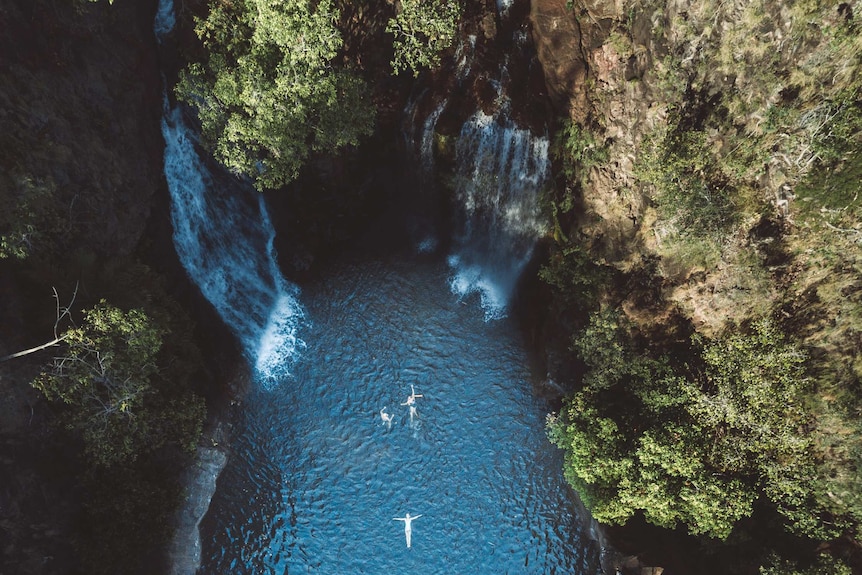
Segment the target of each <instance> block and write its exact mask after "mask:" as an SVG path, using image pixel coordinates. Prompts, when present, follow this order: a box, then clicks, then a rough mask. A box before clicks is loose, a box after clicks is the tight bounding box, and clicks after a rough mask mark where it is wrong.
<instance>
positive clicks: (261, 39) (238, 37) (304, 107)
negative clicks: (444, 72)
mask: <svg viewBox="0 0 862 575" xmlns="http://www.w3.org/2000/svg"><path fill="white" fill-rule="evenodd" d="M373 9H376V10H377V11H387V7H386V6H384V5H383V4H382V3H381V4H380V5H378V6H376V7H374V8H373ZM459 16H460V8H459V4H458V3H457V2H454V1H449V0H409V1H407V0H404V1H402V2H400V3H399V4H398V9H397V11H396V14H395V15H393V17H392V18H391V19H390V20H389V25H388V26H387V28H386V31H387V32H388V33H390V34H391V35H392V36H393V37H394V49H395V55H394V58H393V60H392V65H393V67H394V71H395V72H396V73H398V72H400V71H402V70H407V69H409V70H412V71H413V73H414V74H418V72H419V70H420V69H423V68H427V67H429V66H434V65H437V64H438V63H439V61H440V53H441V52H442V51H443V50H446V49H447V48H449V47H450V46H451V45H452V44H453V42H454V40H455V32H456V30H457V25H458V19H459ZM340 20H341V10H339V8H338V5H337V3H336V2H333V1H331V0H323V1H320V2H310V1H308V0H289V1H287V2H271V1H270V0H242V1H240V2H225V1H222V0H217V1H215V2H213V3H212V6H211V7H210V10H209V13H208V15H207V16H206V17H205V18H202V19H199V20H198V21H197V25H196V27H195V31H196V33H197V35H198V37H199V38H200V39H201V41H202V42H203V47H204V49H205V53H206V57H205V61H204V62H203V63H193V64H191V65H190V66H189V67H188V69H187V70H185V72H184V73H183V74H182V76H181V80H180V83H179V84H178V86H177V93H178V95H179V96H180V98H181V99H183V100H185V101H186V102H188V103H189V104H191V105H192V106H193V107H194V108H195V109H196V110H197V112H198V117H199V119H200V122H201V130H202V135H203V138H204V143H205V144H206V145H207V147H209V148H210V149H211V150H212V151H213V154H214V155H215V157H216V159H218V160H219V161H220V162H221V163H222V164H224V165H225V166H226V167H227V168H228V169H229V170H231V171H232V172H233V173H235V174H242V175H244V176H247V177H249V178H251V180H252V181H253V182H254V183H255V186H256V187H257V188H258V189H260V190H264V189H276V188H280V187H282V186H284V185H286V184H288V183H290V182H292V181H293V180H295V179H296V178H297V177H298V175H299V170H300V168H301V167H302V165H303V164H304V163H305V161H306V160H307V158H308V157H309V155H310V154H312V153H315V152H317V153H320V152H328V153H335V152H337V151H339V150H341V149H343V148H345V147H348V146H355V145H356V144H358V143H359V141H360V139H361V138H362V137H363V136H367V135H369V134H371V132H372V131H373V130H374V127H375V107H374V105H373V103H372V101H371V90H370V88H369V87H368V86H367V84H366V82H365V81H364V79H363V77H362V75H361V73H360V70H358V69H356V66H354V65H349V64H347V63H342V64H339V63H338V62H337V56H338V55H339V53H340V51H341V50H342V48H343V39H342V31H341V30H340V28H339V26H338V24H339V22H340ZM375 49H377V50H379V49H380V47H376V48H375ZM348 62H349V61H348Z"/></svg>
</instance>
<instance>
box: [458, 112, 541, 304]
mask: <svg viewBox="0 0 862 575" xmlns="http://www.w3.org/2000/svg"><path fill="white" fill-rule="evenodd" d="M507 110H508V108H507V106H503V107H502V108H500V109H499V110H498V111H497V113H496V114H495V115H493V116H490V115H487V114H485V113H484V112H482V111H481V110H480V111H478V112H476V113H475V114H473V116H472V117H470V118H469V119H468V120H467V122H465V123H464V125H463V127H462V128H461V133H460V135H459V137H458V142H457V144H456V148H455V159H456V172H455V190H454V192H455V198H456V201H457V205H458V207H459V208H460V211H459V214H458V216H457V220H458V221H456V222H455V223H456V227H455V234H454V237H453V249H452V253H451V255H450V256H449V266H450V267H451V268H452V272H453V273H452V276H451V277H450V287H451V288H452V291H453V292H454V293H456V294H457V295H458V296H459V297H466V296H468V295H470V294H478V295H479V298H480V303H481V306H482V309H483V310H484V312H485V319H486V321H487V320H491V319H498V318H501V317H504V316H505V314H506V309H507V306H508V303H509V299H510V297H511V296H512V294H513V293H514V291H515V286H516V283H517V281H518V277H519V276H520V275H521V272H522V271H523V269H524V266H526V264H527V263H528V262H529V260H530V258H531V256H532V253H533V247H534V245H535V243H536V241H537V239H538V238H539V237H541V236H542V235H543V234H544V233H545V232H546V226H547V224H546V221H545V218H544V216H543V214H542V211H541V209H540V206H539V193H540V192H541V188H542V186H543V185H544V184H545V182H546V180H547V177H548V170H549V166H548V139H547V138H544V137H537V136H534V135H533V134H532V133H531V132H530V131H529V130H526V129H521V128H518V127H517V126H516V125H515V123H514V122H513V121H512V120H511V119H509V117H508V114H507Z"/></svg>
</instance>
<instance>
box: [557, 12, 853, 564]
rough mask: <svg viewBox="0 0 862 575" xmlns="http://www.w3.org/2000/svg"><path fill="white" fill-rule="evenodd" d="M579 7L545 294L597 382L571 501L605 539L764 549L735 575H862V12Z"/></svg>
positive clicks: (583, 407)
mask: <svg viewBox="0 0 862 575" xmlns="http://www.w3.org/2000/svg"><path fill="white" fill-rule="evenodd" d="M574 4H575V6H574V8H575V10H574V12H573V13H572V15H571V17H572V18H578V19H579V20H580V22H581V28H580V30H581V32H582V33H583V35H584V36H583V37H582V39H581V44H582V45H584V46H589V48H588V49H586V50H585V53H584V55H583V56H584V58H585V59H586V60H587V61H588V62H589V64H590V71H589V76H590V77H589V78H588V79H587V81H586V82H585V83H584V86H583V93H582V96H583V99H578V98H577V97H575V98H573V99H572V100H571V102H572V108H571V112H572V116H573V117H574V119H575V121H574V125H575V126H576V128H572V127H566V128H565V129H563V130H560V134H561V137H560V140H559V141H558V145H557V149H558V150H559V152H558V154H559V164H560V166H561V168H563V170H564V171H565V172H566V173H565V179H564V181H561V182H560V185H559V186H558V187H557V188H558V189H557V191H556V192H555V200H554V213H555V214H556V215H557V233H556V234H555V237H554V239H555V244H556V245H555V246H554V248H553V249H552V253H551V258H550V260H549V262H548V264H547V265H546V267H545V268H544V269H543V271H542V276H543V277H544V278H545V279H546V280H548V281H549V283H550V284H551V286H553V287H554V289H555V291H556V293H557V302H558V303H557V304H556V305H557V306H558V308H559V310H560V314H559V317H561V318H562V319H563V323H561V327H563V329H565V330H566V331H567V332H568V334H569V336H568V337H569V338H570V350H571V354H572V359H573V361H574V362H576V364H577V365H580V366H582V370H581V371H582V372H583V376H582V378H580V383H579V384H578V385H577V386H576V387H577V391H576V392H575V393H574V394H573V395H572V396H571V397H570V398H568V399H567V400H566V401H565V403H564V406H563V408H562V410H561V411H560V412H559V414H558V415H557V416H556V417H554V418H552V419H551V420H550V422H549V433H550V435H551V437H552V439H553V440H554V441H555V442H556V443H557V444H558V445H560V446H561V447H562V448H563V449H564V450H565V452H566V470H567V477H568V478H569V480H570V481H571V482H572V484H573V485H574V486H575V487H576V489H577V490H578V491H579V492H580V493H581V494H582V496H583V497H584V500H585V501H586V502H587V504H588V506H589V507H590V508H591V509H592V511H593V512H594V514H595V516H596V517H597V518H598V519H599V520H601V521H604V522H607V523H622V522H626V521H627V520H629V519H630V518H632V517H641V518H645V519H646V521H648V522H650V523H653V524H655V525H660V526H663V527H671V528H672V527H674V526H677V525H679V526H684V528H685V530H686V531H687V532H688V533H690V534H696V535H700V536H701V537H702V538H703V539H702V541H703V543H702V549H704V550H705V549H707V548H710V549H713V552H714V550H715V549H716V545H715V543H707V542H706V541H707V538H715V539H719V540H725V541H726V543H725V544H724V546H725V548H730V549H732V548H736V549H744V548H747V546H750V543H746V541H749V542H750V541H751V540H752V539H751V538H755V537H759V540H760V541H762V542H763V545H762V546H761V547H762V548H761V549H760V550H758V551H757V552H753V555H747V554H742V553H740V555H739V559H738V560H736V562H735V564H730V563H728V564H723V565H722V569H723V570H724V572H730V571H734V570H737V571H740V572H746V570H749V571H750V569H751V565H752V564H754V565H755V566H756V564H757V563H758V562H760V563H761V564H762V565H763V572H764V573H771V572H777V571H776V570H778V569H783V568H786V569H793V570H795V572H806V573H832V572H845V571H844V570H845V569H846V567H842V566H841V565H842V562H843V561H849V562H850V563H851V564H853V565H854V566H855V568H860V567H862V563H860V548H862V544H860V535H862V534H860V526H862V507H860V499H859V494H860V493H862V474H860V469H862V466H860V462H862V427H860V424H859V417H858V415H859V409H860V405H862V393H860V392H859V384H860V381H862V369H860V362H859V353H858V350H859V349H860V339H859V334H860V333H862V298H860V295H862V290H860V280H859V278H860V277H862V274H860V271H862V269H860V263H862V204H860V197H859V192H860V188H859V179H858V175H859V165H860V161H862V160H860V155H859V150H860V144H862V121H860V118H862V74H860V72H862V44H860V35H859V27H860V10H862V6H860V5H858V3H855V2H852V3H846V2H795V3H783V2H775V1H765V2H733V3H724V2H711V1H705V2H698V3H689V4H686V5H684V6H683V5H679V4H672V5H664V4H657V3H651V2H626V3H624V5H623V6H622V9H621V10H617V11H614V10H613V9H608V10H609V11H610V12H611V13H610V14H609V13H603V14H602V16H603V17H605V18H606V19H605V20H601V19H600V18H598V17H597V16H598V14H595V12H596V11H597V10H600V9H599V8H597V7H594V6H590V5H586V4H583V5H582V4H581V3H578V2H575V3H574ZM590 15H592V16H593V18H590ZM610 16H612V17H610ZM596 150H601V155H597V154H596ZM566 254H577V257H574V258H573V257H571V256H567V255H566ZM572 294H585V295H587V296H589V297H588V298H586V299H580V301H579V302H578V306H579V307H578V306H573V305H571V304H570V303H567V302H571V300H573V299H577V296H573V295H572ZM585 304H590V305H591V309H592V314H591V315H590V316H589V317H590V319H589V321H585V320H584V315H583V308H584V305H585ZM748 518H752V519H748ZM752 521H753V522H752ZM776 525H779V526H781V529H783V530H784V531H785V532H787V533H789V534H792V535H789V536H788V537H789V539H782V537H784V536H782V535H780V530H779V529H775V526H776ZM755 530H757V534H756V535H755V534H754V531H755ZM788 541H792V542H793V543H788ZM769 546H775V547H776V548H780V552H781V553H784V554H789V555H792V556H793V560H792V561H791V560H790V559H777V558H776V557H775V556H773V555H769V553H768V551H767V547H769ZM820 551H827V552H829V553H831V555H829V556H827V557H820V556H819V552H820ZM702 553H703V555H704V556H706V555H708V553H707V551H703V552H702ZM746 553H747V552H746ZM743 555H745V558H743ZM797 560H798V561H799V566H798V567H792V568H791V562H795V561H797ZM788 561H791V562H788ZM827 565H829V566H828V567H827ZM700 567H701V568H708V566H706V565H705V564H701V565H700ZM806 569H807V571H806Z"/></svg>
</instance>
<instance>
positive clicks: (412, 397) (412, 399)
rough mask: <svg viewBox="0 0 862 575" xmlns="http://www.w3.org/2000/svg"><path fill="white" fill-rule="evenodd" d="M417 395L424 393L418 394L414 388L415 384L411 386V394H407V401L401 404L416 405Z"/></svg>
mask: <svg viewBox="0 0 862 575" xmlns="http://www.w3.org/2000/svg"><path fill="white" fill-rule="evenodd" d="M417 397H423V396H422V395H417V394H416V390H415V389H413V386H412V385H411V386H410V395H408V396H407V401H405V402H404V403H402V404H401V405H414V404H415V403H416V398H417Z"/></svg>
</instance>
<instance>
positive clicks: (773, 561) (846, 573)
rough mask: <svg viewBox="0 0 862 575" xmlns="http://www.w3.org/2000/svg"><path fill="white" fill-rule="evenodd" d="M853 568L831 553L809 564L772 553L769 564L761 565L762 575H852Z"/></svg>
mask: <svg viewBox="0 0 862 575" xmlns="http://www.w3.org/2000/svg"><path fill="white" fill-rule="evenodd" d="M851 573H852V570H851V569H850V567H848V566H847V565H846V564H845V563H844V562H843V561H841V560H840V559H836V558H834V557H832V556H831V555H826V554H823V555H820V556H819V557H818V558H817V560H816V561H815V562H814V563H813V564H811V565H808V566H799V565H797V564H795V563H794V562H792V561H788V560H786V559H782V558H781V557H778V556H777V555H774V554H773V555H772V556H771V557H769V558H768V560H767V565H763V566H761V567H760V575H850V574H851Z"/></svg>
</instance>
